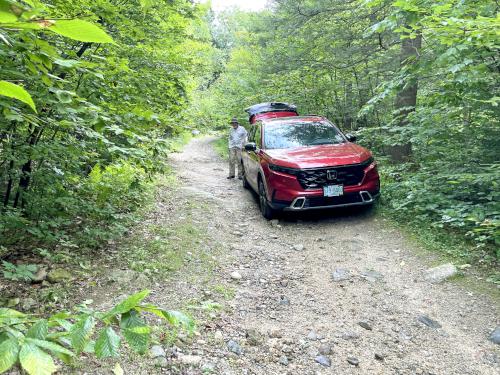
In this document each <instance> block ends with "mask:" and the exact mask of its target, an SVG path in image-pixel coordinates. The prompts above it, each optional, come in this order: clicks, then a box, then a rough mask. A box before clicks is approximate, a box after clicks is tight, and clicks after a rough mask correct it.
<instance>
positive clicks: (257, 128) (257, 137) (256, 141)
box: [254, 124, 262, 148]
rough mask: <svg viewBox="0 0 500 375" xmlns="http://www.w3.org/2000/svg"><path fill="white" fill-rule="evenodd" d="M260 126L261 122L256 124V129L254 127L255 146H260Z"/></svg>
mask: <svg viewBox="0 0 500 375" xmlns="http://www.w3.org/2000/svg"><path fill="white" fill-rule="evenodd" d="M260 127H261V124H257V126H256V129H255V141H254V142H255V144H256V145H257V148H262V144H261V143H262V142H261V141H262V137H261V136H260V135H261V133H260Z"/></svg>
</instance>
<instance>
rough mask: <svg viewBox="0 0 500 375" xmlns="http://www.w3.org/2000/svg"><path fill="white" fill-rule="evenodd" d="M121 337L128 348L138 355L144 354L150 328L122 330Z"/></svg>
mask: <svg viewBox="0 0 500 375" xmlns="http://www.w3.org/2000/svg"><path fill="white" fill-rule="evenodd" d="M122 333H123V336H124V337H125V340H127V343H128V344H129V345H130V347H131V348H132V349H133V350H135V351H136V352H138V353H140V354H144V353H145V352H146V350H147V349H148V346H149V338H150V335H151V327H148V326H140V327H132V328H124V329H122Z"/></svg>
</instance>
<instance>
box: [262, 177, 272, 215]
mask: <svg viewBox="0 0 500 375" xmlns="http://www.w3.org/2000/svg"><path fill="white" fill-rule="evenodd" d="M259 208H260V213H261V214H262V216H264V218H266V219H267V220H271V219H272V218H273V217H274V215H275V211H274V210H273V209H272V208H271V206H269V202H268V201H267V196H266V188H265V187H264V183H263V182H262V180H259Z"/></svg>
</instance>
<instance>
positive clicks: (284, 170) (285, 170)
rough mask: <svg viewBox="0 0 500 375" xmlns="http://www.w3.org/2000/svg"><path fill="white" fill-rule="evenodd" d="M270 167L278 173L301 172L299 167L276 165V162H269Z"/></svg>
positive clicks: (292, 173) (293, 173)
mask: <svg viewBox="0 0 500 375" xmlns="http://www.w3.org/2000/svg"><path fill="white" fill-rule="evenodd" d="M269 169H270V170H272V171H274V172H278V173H285V174H291V175H292V176H296V175H297V174H299V172H300V170H299V169H295V168H287V167H280V166H278V165H274V164H269Z"/></svg>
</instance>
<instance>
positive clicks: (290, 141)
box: [264, 121, 345, 149]
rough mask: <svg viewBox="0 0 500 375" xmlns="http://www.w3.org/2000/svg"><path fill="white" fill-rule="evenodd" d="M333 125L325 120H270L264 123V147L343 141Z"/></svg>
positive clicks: (337, 142)
mask: <svg viewBox="0 0 500 375" xmlns="http://www.w3.org/2000/svg"><path fill="white" fill-rule="evenodd" d="M344 142H345V139H344V137H343V136H342V134H340V132H339V131H338V130H337V128H336V127H335V125H333V124H332V123H330V122H327V121H297V122H295V121H294V122H289V121H288V122H281V121H277V122H272V123H268V124H266V125H265V130H264V148H266V149H279V148H294V147H303V146H316V145H331V144H339V143H344Z"/></svg>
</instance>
